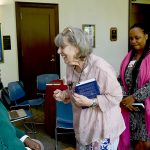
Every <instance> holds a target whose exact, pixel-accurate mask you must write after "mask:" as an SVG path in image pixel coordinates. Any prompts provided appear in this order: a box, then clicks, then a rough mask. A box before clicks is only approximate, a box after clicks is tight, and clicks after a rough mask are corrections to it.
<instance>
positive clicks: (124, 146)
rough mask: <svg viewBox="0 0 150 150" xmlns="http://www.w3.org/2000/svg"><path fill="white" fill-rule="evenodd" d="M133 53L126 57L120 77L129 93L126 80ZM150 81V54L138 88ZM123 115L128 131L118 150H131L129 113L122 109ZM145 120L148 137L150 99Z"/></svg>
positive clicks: (142, 64)
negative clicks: (126, 71) (127, 68)
mask: <svg viewBox="0 0 150 150" xmlns="http://www.w3.org/2000/svg"><path fill="white" fill-rule="evenodd" d="M130 57H131V51H130V52H129V53H128V54H127V55H126V57H125V58H124V60H123V61H122V64H121V68H120V77H121V80H122V83H123V86H124V89H125V91H126V92H127V91H128V89H127V85H126V83H125V80H124V73H125V69H126V67H127V65H128V63H129V61H130ZM149 80H150V54H148V55H147V56H146V57H145V58H144V60H143V61H142V63H141V66H140V71H139V79H138V88H139V89H140V88H141V87H142V86H143V85H144V84H145V83H147V82H148V81H149ZM122 114H123V117H124V120H125V124H126V130H125V131H124V132H123V133H122V134H121V136H120V141H119V147H118V150H129V148H130V126H129V112H128V111H126V110H125V109H124V108H122ZM145 120H146V127H147V130H148V135H149V136H150V97H148V98H147V99H146V100H145Z"/></svg>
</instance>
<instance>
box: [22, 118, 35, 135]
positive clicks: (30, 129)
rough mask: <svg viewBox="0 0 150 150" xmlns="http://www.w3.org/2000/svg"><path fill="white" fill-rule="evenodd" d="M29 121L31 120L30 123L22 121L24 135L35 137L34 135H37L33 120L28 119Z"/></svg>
mask: <svg viewBox="0 0 150 150" xmlns="http://www.w3.org/2000/svg"><path fill="white" fill-rule="evenodd" d="M30 119H31V121H29V122H27V121H25V120H24V123H23V124H24V128H25V131H26V133H30V134H34V136H35V134H36V133H37V132H36V126H35V122H34V119H33V118H30ZM29 126H31V127H29Z"/></svg>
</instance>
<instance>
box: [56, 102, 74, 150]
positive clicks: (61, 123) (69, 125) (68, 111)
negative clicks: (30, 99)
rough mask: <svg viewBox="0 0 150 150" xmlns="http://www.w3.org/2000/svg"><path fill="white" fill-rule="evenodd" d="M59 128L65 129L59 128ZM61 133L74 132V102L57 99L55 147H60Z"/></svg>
mask: <svg viewBox="0 0 150 150" xmlns="http://www.w3.org/2000/svg"><path fill="white" fill-rule="evenodd" d="M59 129H63V131H62V130H59ZM59 134H74V130H73V113H72V104H71V103H67V104H64V103H63V102H61V101H56V127H55V149H56V150H57V149H58V135H59Z"/></svg>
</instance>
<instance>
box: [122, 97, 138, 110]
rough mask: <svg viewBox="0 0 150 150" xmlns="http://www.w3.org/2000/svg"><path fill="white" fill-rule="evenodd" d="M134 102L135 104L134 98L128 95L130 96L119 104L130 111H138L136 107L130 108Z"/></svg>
mask: <svg viewBox="0 0 150 150" xmlns="http://www.w3.org/2000/svg"><path fill="white" fill-rule="evenodd" d="M134 102H135V99H134V97H133V96H132V95H130V96H127V97H125V98H123V99H122V101H121V104H122V105H123V106H124V107H125V108H126V109H128V110H130V111H138V109H137V108H136V107H134V106H132V104H133V103H134Z"/></svg>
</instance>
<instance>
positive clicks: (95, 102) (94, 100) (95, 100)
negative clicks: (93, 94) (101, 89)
mask: <svg viewBox="0 0 150 150" xmlns="http://www.w3.org/2000/svg"><path fill="white" fill-rule="evenodd" d="M96 106H97V98H94V99H93V104H92V105H91V107H92V108H95V107H96Z"/></svg>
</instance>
